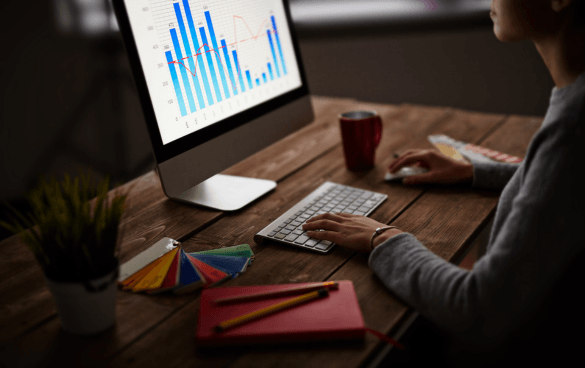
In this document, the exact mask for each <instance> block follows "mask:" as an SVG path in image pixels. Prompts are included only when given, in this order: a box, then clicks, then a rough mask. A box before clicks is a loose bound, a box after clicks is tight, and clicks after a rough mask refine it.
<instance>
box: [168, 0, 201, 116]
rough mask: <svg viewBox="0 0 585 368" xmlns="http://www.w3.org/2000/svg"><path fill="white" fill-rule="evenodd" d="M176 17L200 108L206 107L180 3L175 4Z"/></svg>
mask: <svg viewBox="0 0 585 368" xmlns="http://www.w3.org/2000/svg"><path fill="white" fill-rule="evenodd" d="M173 6H174V7H175V15H176V16H177V22H178V23H179V30H180V31H181V38H182V39H183V46H184V47H185V53H186V54H187V58H188V60H189V68H190V69H191V79H193V85H194V86H195V93H197V100H198V101H199V108H200V109H202V108H204V107H205V100H203V94H202V93H201V87H199V78H197V70H195V62H194V61H193V54H192V53H191V46H190V45H189V39H188V38H187V30H186V29H185V24H184V23H183V16H182V15H181V8H180V7H179V3H174V4H173ZM183 62H184V61H183Z"/></svg>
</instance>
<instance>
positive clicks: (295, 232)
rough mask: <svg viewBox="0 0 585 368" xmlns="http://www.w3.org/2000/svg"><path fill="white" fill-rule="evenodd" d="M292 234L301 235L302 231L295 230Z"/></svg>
mask: <svg viewBox="0 0 585 368" xmlns="http://www.w3.org/2000/svg"><path fill="white" fill-rule="evenodd" d="M292 233H293V234H295V235H301V234H302V233H303V230H302V229H296V230H295V231H293V232H292Z"/></svg>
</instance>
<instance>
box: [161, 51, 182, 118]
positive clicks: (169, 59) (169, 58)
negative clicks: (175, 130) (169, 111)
mask: <svg viewBox="0 0 585 368" xmlns="http://www.w3.org/2000/svg"><path fill="white" fill-rule="evenodd" d="M165 55H166V56H167V63H168V66H169V70H170V71H171V79H172V80H173V86H175V93H176V94H177V102H178V103H179V109H180V110H181V116H185V115H187V110H185V102H183V92H181V85H180V84H179V77H178V76H177V71H176V70H175V63H174V62H172V61H173V55H172V54H171V52H170V51H167V52H165Z"/></svg>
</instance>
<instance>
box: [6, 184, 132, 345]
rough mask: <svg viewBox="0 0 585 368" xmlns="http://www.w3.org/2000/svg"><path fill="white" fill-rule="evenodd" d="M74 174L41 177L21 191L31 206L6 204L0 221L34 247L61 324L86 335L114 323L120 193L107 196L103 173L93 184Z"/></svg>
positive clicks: (72, 331)
mask: <svg viewBox="0 0 585 368" xmlns="http://www.w3.org/2000/svg"><path fill="white" fill-rule="evenodd" d="M80 177H81V180H80V178H75V179H73V180H72V179H71V177H70V176H69V175H65V180H64V181H63V182H57V181H56V180H54V179H53V180H51V181H50V182H49V183H47V182H46V181H44V180H43V179H41V181H40V184H39V186H38V187H37V188H36V189H34V190H32V191H31V192H30V193H29V194H28V196H27V197H28V202H29V204H30V207H31V210H32V212H29V213H26V214H23V213H20V212H19V211H17V210H15V209H14V208H12V207H10V206H8V207H9V209H10V212H11V215H10V220H11V221H9V222H0V225H1V226H3V227H4V228H6V229H7V230H9V231H11V232H13V233H17V234H19V236H20V238H21V239H22V241H23V242H24V243H25V244H26V245H27V246H28V248H29V249H30V250H31V251H32V252H33V253H34V255H35V257H36V259H37V261H38V262H39V264H40V265H41V268H42V269H43V272H44V275H45V280H46V282H47V286H48V287H49V290H50V291H51V293H52V295H53V298H54V300H55V302H56V304H57V311H58V314H59V317H60V319H61V323H62V327H63V329H64V330H65V331H68V332H71V333H74V334H80V335H87V334H93V333H96V332H99V331H102V330H105V329H107V328H108V327H110V326H112V325H113V324H114V320H115V308H116V295H117V289H116V279H117V275H118V246H117V237H118V225H119V223H120V219H121V217H122V212H123V211H124V202H125V199H126V196H125V195H124V196H115V197H114V198H112V197H113V196H108V187H109V179H108V178H106V179H105V180H103V181H101V182H100V183H98V184H97V190H96V189H92V188H91V187H90V180H89V178H88V177H84V176H83V175H80ZM96 194H97V197H96V198H94V196H95V195H96ZM92 198H93V199H92Z"/></svg>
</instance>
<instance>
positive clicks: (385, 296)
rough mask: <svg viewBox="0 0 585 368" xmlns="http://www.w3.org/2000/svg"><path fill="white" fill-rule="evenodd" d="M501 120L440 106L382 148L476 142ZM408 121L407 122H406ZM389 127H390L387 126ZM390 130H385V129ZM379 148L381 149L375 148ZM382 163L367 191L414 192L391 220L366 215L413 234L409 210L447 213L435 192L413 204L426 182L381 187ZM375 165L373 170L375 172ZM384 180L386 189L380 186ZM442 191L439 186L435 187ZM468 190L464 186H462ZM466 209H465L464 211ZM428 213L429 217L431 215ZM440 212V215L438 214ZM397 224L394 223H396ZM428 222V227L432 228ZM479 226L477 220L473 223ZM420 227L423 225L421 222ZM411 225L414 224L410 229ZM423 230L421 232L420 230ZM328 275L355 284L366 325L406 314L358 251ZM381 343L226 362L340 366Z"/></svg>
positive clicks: (386, 324) (381, 325) (390, 322)
mask: <svg viewBox="0 0 585 368" xmlns="http://www.w3.org/2000/svg"><path fill="white" fill-rule="evenodd" d="M409 109H413V110H415V113H414V114H413V115H411V116H410V119H411V121H412V123H415V122H416V123H418V124H419V126H420V124H421V121H423V119H422V117H421V116H420V115H421V114H422V113H423V112H426V114H428V115H430V114H431V111H432V110H431V109H427V108H421V107H414V106H409V107H408V108H407V109H406V110H409ZM503 121H504V116H501V115H491V114H480V113H472V112H465V111H458V110H443V114H441V115H437V116H436V117H435V119H434V122H433V123H431V124H428V125H427V129H424V130H422V131H420V132H419V134H418V135H416V136H415V138H414V139H412V138H411V139H410V140H408V141H406V142H400V141H396V142H393V144H390V145H389V146H388V147H386V149H388V150H389V151H388V152H390V151H392V150H393V149H397V150H400V149H402V150H405V149H409V148H430V147H432V146H431V145H430V143H428V140H427V139H426V136H427V135H429V134H438V133H441V134H447V135H449V136H451V137H453V138H456V139H461V140H465V141H470V142H477V141H478V140H479V139H481V138H482V137H483V136H484V135H485V134H487V133H488V132H490V131H492V130H493V129H494V128H495V127H497V126H499V125H501V124H502V123H503ZM404 122H405V121H404V120H402V121H401V124H396V125H397V126H398V127H400V126H408V125H409V124H403V123H404ZM410 125H412V124H410ZM395 129H396V130H394V131H393V133H394V135H397V136H400V135H401V134H400V133H399V132H398V128H395ZM391 131H392V130H391ZM389 134H390V133H389ZM381 149H382V150H383V149H384V148H383V147H381ZM388 160H389V161H392V158H388ZM385 166H386V165H384V166H382V165H380V167H377V168H376V169H374V170H372V172H371V173H369V174H368V175H366V176H365V177H363V178H362V183H363V182H369V183H371V184H370V185H371V186H372V187H373V188H372V189H373V190H378V191H382V192H383V193H386V194H388V196H389V201H392V202H395V201H396V200H398V199H402V198H403V197H404V196H405V193H400V194H398V193H397V192H396V189H400V188H402V189H409V190H411V191H413V190H414V191H416V196H417V197H416V201H414V200H412V201H410V202H409V203H408V206H405V207H404V208H403V211H400V212H399V214H398V216H397V219H396V220H395V221H389V220H391V219H393V218H395V216H392V215H391V214H390V213H386V214H384V215H382V217H381V218H377V216H379V215H381V214H382V213H384V212H386V211H384V207H385V206H382V207H381V208H379V209H378V210H377V211H376V212H375V213H374V214H373V215H372V216H371V217H372V218H375V219H377V220H379V221H382V222H386V223H391V224H392V225H396V226H399V227H400V228H401V229H403V230H405V231H409V232H412V233H413V234H414V235H415V236H417V237H418V233H417V232H416V231H414V230H413V231H410V228H409V227H408V225H409V223H406V224H405V225H404V224H401V223H400V221H402V220H401V219H403V217H404V216H405V214H413V216H414V217H415V218H417V219H418V218H419V217H417V216H419V215H420V219H421V221H425V219H426V220H427V221H428V219H427V218H425V217H424V211H427V212H429V211H431V212H432V211H434V212H437V211H438V212H449V210H448V209H449V208H452V207H450V206H451V205H452V203H451V202H449V198H448V196H444V197H443V196H439V198H441V199H442V200H443V201H444V202H446V204H445V205H441V204H439V203H430V204H427V205H425V206H421V208H420V209H419V208H417V207H415V206H417V205H418V203H419V201H420V198H419V197H422V198H424V197H425V196H426V191H428V188H427V187H421V186H418V187H410V188H407V187H405V186H402V185H400V184H386V183H383V184H382V186H381V185H380V183H379V179H378V181H377V180H376V178H379V177H380V176H381V175H382V176H383V173H384V171H385ZM376 170H379V171H378V172H376ZM384 184H386V186H387V188H385V187H384ZM440 190H442V188H441V189H440ZM450 190H451V191H452V192H453V193H461V189H459V188H456V189H450ZM468 191H470V190H468ZM491 199H495V201H493V202H490V200H491ZM473 200H475V199H474V198H471V201H472V202H471V203H470V206H469V209H470V211H471V212H473V211H474V210H473V207H474V206H472V204H473V203H474V202H473ZM487 202H488V203H486V204H484V206H487V207H488V208H489V211H491V210H492V209H493V208H495V204H496V203H497V195H495V194H493V193H489V194H488V198H487ZM489 211H487V213H486V212H485V211H484V212H479V213H478V214H477V216H476V217H477V218H478V220H479V221H480V222H481V221H485V218H486V217H487V216H488V215H489ZM468 212H469V211H468ZM454 213H455V214H459V215H460V216H461V218H460V219H461V220H462V223H463V224H465V221H466V219H467V215H468V214H467V213H465V214H464V213H463V212H462V211H454ZM431 217H432V216H431ZM443 217H445V216H443ZM397 224H398V225H397ZM433 225H434V224H431V225H430V226H429V228H433ZM475 225H476V226H479V224H475ZM438 228H440V227H438ZM469 228H471V229H472V230H476V229H477V228H476V227H474V226H473V225H471V226H469ZM425 229H426V227H425ZM415 230H416V229H415ZM455 230H456V231H454V232H453V233H452V234H451V236H452V237H454V238H457V239H459V237H460V236H461V235H462V234H461V231H460V229H455ZM438 233H440V234H443V231H442V230H441V231H438ZM423 235H424V234H423ZM419 239H421V240H422V241H423V242H426V241H428V240H427V238H425V237H424V236H422V237H421V238H419ZM447 244H448V245H449V246H450V247H449V249H452V250H457V249H462V248H463V247H462V244H459V243H449V242H448V241H447ZM328 279H329V280H352V281H353V283H354V287H355V289H356V293H357V296H358V300H359V303H360V307H361V309H362V313H363V315H364V320H365V322H366V325H368V326H369V327H372V328H374V329H377V330H379V331H382V332H384V333H390V332H391V331H392V330H393V329H395V328H396V327H397V326H398V324H399V322H400V321H401V319H402V318H403V317H404V316H405V315H406V313H407V312H408V306H406V305H405V304H404V303H402V302H401V301H400V300H399V299H398V298H396V297H394V296H393V295H392V294H391V293H389V292H388V291H387V290H386V289H385V288H384V286H383V284H382V283H381V282H380V281H379V280H378V279H377V278H376V277H375V275H374V274H373V272H372V271H371V270H370V269H369V267H368V265H367V255H363V254H356V255H354V256H353V257H351V258H350V259H349V260H348V262H346V263H345V264H344V265H342V267H340V268H339V269H338V270H337V271H336V272H335V273H333V274H332V275H331V277H330V278H328ZM381 347H382V344H381V343H380V341H379V340H378V339H377V338H375V337H373V336H371V335H369V334H368V335H367V336H366V339H365V342H364V346H363V347H361V348H360V349H357V350H352V349H349V350H347V349H340V348H338V347H336V346H324V347H322V348H321V349H319V350H318V351H312V350H307V349H303V347H298V348H290V350H287V351H282V350H279V351H277V352H273V351H270V350H268V349H265V350H263V351H256V352H254V353H252V354H245V355H242V357H241V358H239V359H238V360H237V361H236V362H235V363H234V364H233V365H232V366H230V367H249V366H254V365H255V364H256V363H257V362H262V366H263V367H264V366H266V367H277V366H278V367H281V366H282V367H293V366H295V365H297V364H298V366H303V367H344V366H359V365H361V364H363V363H364V362H365V361H366V360H367V359H368V358H369V357H371V356H372V353H374V352H375V351H376V350H378V349H380V348H381Z"/></svg>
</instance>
